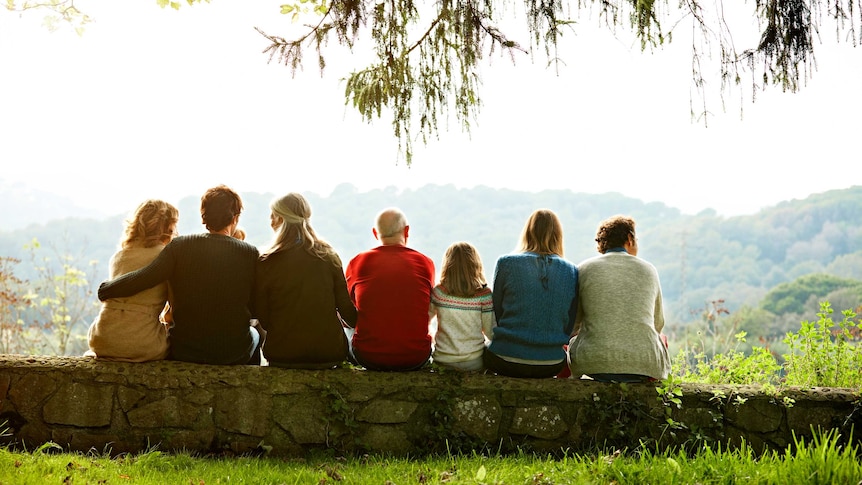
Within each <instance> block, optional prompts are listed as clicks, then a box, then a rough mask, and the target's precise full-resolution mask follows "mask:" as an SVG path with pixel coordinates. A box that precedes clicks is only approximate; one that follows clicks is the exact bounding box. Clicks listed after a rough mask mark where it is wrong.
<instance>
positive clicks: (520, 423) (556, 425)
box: [509, 406, 569, 439]
mask: <svg viewBox="0 0 862 485" xmlns="http://www.w3.org/2000/svg"><path fill="white" fill-rule="evenodd" d="M568 431H569V426H568V424H566V422H565V420H563V417H562V415H561V414H560V410H559V408H557V407H556V406H533V407H529V408H518V409H516V410H515V415H514V416H513V417H512V425H511V426H510V427H509V433H511V434H522V435H527V436H532V437H535V438H540V439H555V438H559V437H560V436H563V435H565V434H566V432H568Z"/></svg>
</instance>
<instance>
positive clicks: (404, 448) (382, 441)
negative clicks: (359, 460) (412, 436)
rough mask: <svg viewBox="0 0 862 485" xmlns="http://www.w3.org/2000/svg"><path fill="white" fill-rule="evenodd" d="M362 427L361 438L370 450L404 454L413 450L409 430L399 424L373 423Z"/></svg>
mask: <svg viewBox="0 0 862 485" xmlns="http://www.w3.org/2000/svg"><path fill="white" fill-rule="evenodd" d="M361 429H362V432H361V434H360V437H359V439H360V440H361V443H362V445H363V446H364V447H365V448H367V449H368V451H372V452H376V453H391V454H393V455H399V456H404V455H407V454H409V453H410V452H411V451H412V450H413V445H412V443H411V442H410V440H409V439H408V438H407V432H406V431H405V430H404V428H402V427H400V426H398V425H383V424H372V425H366V426H363V427H362V428H361Z"/></svg>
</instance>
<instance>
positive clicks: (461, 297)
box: [428, 242, 496, 371]
mask: <svg viewBox="0 0 862 485" xmlns="http://www.w3.org/2000/svg"><path fill="white" fill-rule="evenodd" d="M484 273H485V272H484V270H483V268H482V258H481V257H480V256H479V252H478V251H477V250H476V248H475V247H473V245H471V244H470V243H466V242H457V243H455V244H452V245H451V246H449V248H448V249H447V250H446V254H445V256H444V257H443V269H442V271H441V274H440V284H438V285H437V286H435V287H434V289H433V290H432V291H431V306H430V308H429V311H428V315H429V318H434V317H436V318H437V333H436V335H435V345H434V353H433V358H434V362H435V363H437V364H439V365H441V366H443V367H448V368H452V369H456V370H461V371H478V370H482V368H483V365H482V353H483V352H484V350H485V342H486V341H488V340H490V339H491V338H492V336H493V331H494V330H493V329H494V326H495V325H496V322H495V319H494V302H493V300H492V295H491V289H490V288H488V284H487V282H486V281H485V274H484Z"/></svg>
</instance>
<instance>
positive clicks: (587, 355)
mask: <svg viewBox="0 0 862 485" xmlns="http://www.w3.org/2000/svg"><path fill="white" fill-rule="evenodd" d="M578 272H579V281H578V313H577V317H576V319H575V328H576V332H577V336H576V337H574V338H573V339H572V341H571V342H570V343H569V355H570V358H571V370H572V376H574V377H575V378H579V377H580V376H581V375H582V374H598V373H611V374H640V375H646V376H650V377H654V378H658V379H664V378H666V377H667V375H668V373H669V372H670V358H669V357H668V353H667V348H666V347H665V346H664V344H663V343H662V341H661V338H660V336H659V334H660V333H661V330H662V328H663V327H664V313H663V311H662V300H661V285H660V283H659V278H658V272H656V269H655V267H654V266H653V265H652V264H650V263H648V262H646V261H644V260H642V259H639V258H637V257H636V256H631V255H629V254H628V253H625V252H608V253H605V254H602V255H600V256H596V257H594V258H590V259H587V260H585V261H583V262H581V264H579V265H578Z"/></svg>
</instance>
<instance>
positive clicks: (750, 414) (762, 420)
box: [725, 398, 785, 433]
mask: <svg viewBox="0 0 862 485" xmlns="http://www.w3.org/2000/svg"><path fill="white" fill-rule="evenodd" d="M784 409H785V408H784V406H780V405H778V404H775V403H772V402H770V400H767V399H752V398H749V399H748V400H746V401H745V402H742V403H736V402H732V403H731V404H728V405H727V407H726V411H725V416H726V417H727V419H728V420H729V421H730V422H731V423H733V424H734V426H736V427H737V428H739V429H744V430H748V431H752V432H755V433H769V432H772V431H775V430H777V429H778V427H779V426H781V422H782V420H783V419H784Z"/></svg>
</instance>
